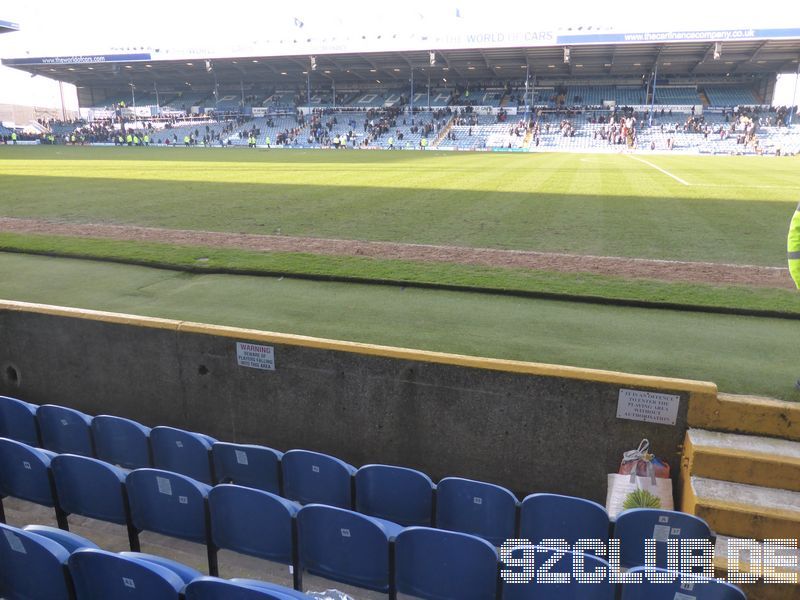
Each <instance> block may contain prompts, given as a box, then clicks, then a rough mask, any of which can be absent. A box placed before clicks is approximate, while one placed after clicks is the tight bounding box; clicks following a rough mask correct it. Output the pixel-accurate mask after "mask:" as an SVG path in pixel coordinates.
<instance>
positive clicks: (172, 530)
mask: <svg viewBox="0 0 800 600" xmlns="http://www.w3.org/2000/svg"><path fill="white" fill-rule="evenodd" d="M126 486H127V489H128V499H129V502H130V507H131V521H132V522H133V526H134V527H135V529H136V532H137V534H138V532H141V531H152V532H154V533H160V534H162V535H166V536H169V537H174V538H178V539H182V540H187V541H190V542H196V543H198V544H204V545H205V546H206V549H207V554H208V570H209V574H210V575H216V574H217V564H216V556H215V554H214V552H213V549H212V547H211V546H210V544H209V543H208V542H209V539H210V537H211V536H210V532H209V525H208V519H207V517H206V501H207V499H208V492H209V491H210V490H211V486H208V485H205V484H204V483H200V482H198V481H195V480H193V479H190V478H189V477H186V476H184V475H180V474H178V473H170V472H169V471H161V470H158V469H137V470H135V471H132V472H131V473H129V474H128V476H127V478H126Z"/></svg>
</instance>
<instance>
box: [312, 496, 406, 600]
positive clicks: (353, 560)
mask: <svg viewBox="0 0 800 600" xmlns="http://www.w3.org/2000/svg"><path fill="white" fill-rule="evenodd" d="M389 536H390V532H389V531H387V530H386V529H385V528H384V527H383V526H382V525H381V524H380V522H379V520H377V519H374V518H372V517H368V516H367V515H362V514H359V513H357V512H353V511H350V510H346V509H343V508H336V507H334V506H323V505H321V504H309V505H307V506H304V507H303V508H301V509H300V512H298V513H297V546H298V556H299V569H300V572H301V573H302V572H303V571H308V572H309V573H312V574H314V575H318V576H321V577H325V578H327V579H333V580H334V581H340V582H342V583H348V584H350V585H355V586H358V587H362V588H366V589H370V590H375V591H378V592H388V591H389Z"/></svg>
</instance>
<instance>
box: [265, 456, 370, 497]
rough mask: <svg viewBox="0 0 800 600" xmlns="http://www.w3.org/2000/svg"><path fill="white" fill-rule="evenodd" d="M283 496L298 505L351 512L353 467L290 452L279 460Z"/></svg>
mask: <svg viewBox="0 0 800 600" xmlns="http://www.w3.org/2000/svg"><path fill="white" fill-rule="evenodd" d="M281 466H282V468H283V495H284V497H286V498H289V499H290V500H296V501H297V502H300V503H301V504H311V503H319V504H327V505H328V506H338V507H339V508H347V509H349V508H351V507H352V502H353V497H352V493H351V479H352V476H353V474H354V473H355V472H356V469H355V467H353V466H352V465H349V464H347V463H346V462H344V461H343V460H339V459H338V458H335V457H333V456H329V455H327V454H322V453H320V452H311V451H309V450H289V451H288V452H287V453H286V454H284V455H283V458H282V459H281Z"/></svg>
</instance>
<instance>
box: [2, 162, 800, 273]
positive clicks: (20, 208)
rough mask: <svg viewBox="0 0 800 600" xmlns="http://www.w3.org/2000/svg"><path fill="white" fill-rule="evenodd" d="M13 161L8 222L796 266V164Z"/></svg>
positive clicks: (8, 173)
mask: <svg viewBox="0 0 800 600" xmlns="http://www.w3.org/2000/svg"><path fill="white" fill-rule="evenodd" d="M645 158H646V159H647V160H649V161H651V162H653V163H654V164H656V165H657V166H660V167H661V168H663V169H666V170H667V171H669V172H670V173H672V174H674V175H675V176H677V177H680V178H683V179H684V180H686V181H687V182H688V183H690V184H691V185H689V186H685V185H682V184H681V183H679V182H677V181H675V180H674V179H672V178H670V177H668V176H667V175H665V174H663V173H661V172H659V171H658V170H656V169H654V168H653V167H651V166H649V165H646V164H643V163H641V162H639V161H637V160H635V159H633V158H631V157H630V156H626V155H616V154H615V155H576V154H527V155H508V154H502V155H499V154H491V153H489V154H487V153H468V154H467V153H444V152H442V153H437V152H426V153H422V152H369V151H342V152H322V151H279V150H273V151H252V150H247V149H226V150H220V149H211V150H206V149H189V150H187V149H176V148H173V149H160V148H143V149H137V148H81V147H75V148H72V147H52V148H51V147H0V181H1V182H2V190H3V193H2V195H0V215H3V216H15V217H37V218H52V219H59V220H65V221H71V222H112V223H134V224H141V225H149V226H160V227H170V228H188V229H204V230H221V231H237V232H239V231H241V232H251V233H275V232H280V233H282V234H285V235H303V236H316V237H332V238H348V239H368V240H391V241H402V242H416V243H429V244H455V245H464V246H474V247H493V248H514V249H531V250H542V251H558V252H570V253H575V254H587V253H588V254H598V255H608V256H634V257H646V258H660V259H674V260H694V261H715V262H728V263H740V264H760V265H773V266H784V265H785V251H786V240H785V236H786V230H787V227H788V220H789V218H790V216H791V214H792V210H793V207H794V204H795V203H796V200H797V198H796V195H797V189H800V171H799V170H798V168H797V165H798V163H797V160H796V159H792V158H784V159H764V158H750V157H693V156H662V155H652V156H651V155H648V156H646V157H645Z"/></svg>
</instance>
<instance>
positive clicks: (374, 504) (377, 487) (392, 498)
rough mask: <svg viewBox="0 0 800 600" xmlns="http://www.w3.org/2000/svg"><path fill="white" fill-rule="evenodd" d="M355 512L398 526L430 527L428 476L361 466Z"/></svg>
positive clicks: (394, 468) (379, 466)
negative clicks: (397, 524) (391, 522)
mask: <svg viewBox="0 0 800 600" xmlns="http://www.w3.org/2000/svg"><path fill="white" fill-rule="evenodd" d="M355 483H356V510H357V511H358V512H361V513H364V514H366V515H371V516H373V517H378V518H381V519H386V520H388V521H393V522H394V523H399V524H400V525H405V526H410V525H425V526H431V525H432V518H433V514H432V513H433V493H434V490H435V489H436V486H435V485H434V484H433V482H432V481H431V479H430V477H428V476H427V475H425V473H421V472H420V471H415V470H414V469H407V468H405V467H392V466H389V465H364V466H363V467H361V468H360V469H359V470H358V471H357V472H356V475H355Z"/></svg>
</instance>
